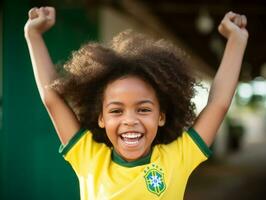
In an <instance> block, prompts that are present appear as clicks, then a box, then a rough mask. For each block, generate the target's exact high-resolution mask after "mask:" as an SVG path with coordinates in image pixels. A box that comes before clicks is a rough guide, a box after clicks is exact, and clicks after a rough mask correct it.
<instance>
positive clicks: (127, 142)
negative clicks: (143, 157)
mask: <svg viewBox="0 0 266 200" xmlns="http://www.w3.org/2000/svg"><path fill="white" fill-rule="evenodd" d="M138 142H139V141H134V142H130V141H125V143H126V144H129V145H134V144H137V143H138Z"/></svg>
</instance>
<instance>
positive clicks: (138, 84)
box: [104, 76, 157, 101]
mask: <svg viewBox="0 0 266 200" xmlns="http://www.w3.org/2000/svg"><path fill="white" fill-rule="evenodd" d="M137 99H141V100H145V99H150V100H153V101H157V97H156V94H155V90H154V89H153V87H152V86H151V85H150V84H149V83H147V82H146V81H144V80H143V79H141V78H139V77H137V76H126V77H122V78H119V79H116V80H115V81H112V82H111V83H109V84H108V85H107V87H106V89H105V91H104V101H111V100H117V101H119V100H128V101H130V100H137Z"/></svg>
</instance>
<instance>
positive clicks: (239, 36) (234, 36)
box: [228, 31, 248, 45]
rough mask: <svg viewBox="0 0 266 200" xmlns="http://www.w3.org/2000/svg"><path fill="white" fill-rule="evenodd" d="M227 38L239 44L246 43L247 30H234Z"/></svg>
mask: <svg viewBox="0 0 266 200" xmlns="http://www.w3.org/2000/svg"><path fill="white" fill-rule="evenodd" d="M228 40H231V41H234V42H236V43H238V44H239V45H241V44H243V45H246V44H247V41H248V32H247V31H234V32H232V33H231V34H230V36H229V38H228Z"/></svg>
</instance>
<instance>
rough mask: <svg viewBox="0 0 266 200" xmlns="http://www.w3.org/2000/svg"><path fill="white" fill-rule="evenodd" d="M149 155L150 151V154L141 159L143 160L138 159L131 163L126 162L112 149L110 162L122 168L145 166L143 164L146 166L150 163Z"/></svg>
mask: <svg viewBox="0 0 266 200" xmlns="http://www.w3.org/2000/svg"><path fill="white" fill-rule="evenodd" d="M151 153H152V151H150V153H149V154H148V155H147V156H145V157H143V158H140V159H138V160H134V161H131V162H128V161H126V160H124V159H123V158H122V157H121V156H120V155H119V154H118V153H117V152H116V151H115V150H114V149H113V150H112V160H113V161H114V162H115V163H117V164H119V165H121V166H123V167H136V166H140V165H145V164H148V163H150V160H151Z"/></svg>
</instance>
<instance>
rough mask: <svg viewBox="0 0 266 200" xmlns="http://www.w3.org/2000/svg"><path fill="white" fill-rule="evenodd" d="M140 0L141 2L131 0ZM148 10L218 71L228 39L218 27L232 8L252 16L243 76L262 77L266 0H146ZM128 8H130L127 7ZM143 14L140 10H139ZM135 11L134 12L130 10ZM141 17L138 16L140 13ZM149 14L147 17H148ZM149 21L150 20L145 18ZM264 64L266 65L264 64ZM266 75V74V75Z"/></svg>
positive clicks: (173, 34)
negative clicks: (220, 32)
mask: <svg viewBox="0 0 266 200" xmlns="http://www.w3.org/2000/svg"><path fill="white" fill-rule="evenodd" d="M128 2H131V5H132V2H135V3H136V2H137V1H128ZM138 2H141V5H143V6H144V7H145V9H146V11H147V12H149V13H150V14H152V15H153V16H154V19H156V20H158V22H159V23H160V25H162V28H164V29H166V30H167V32H169V33H170V34H171V35H172V36H175V37H176V38H177V39H178V40H181V42H182V43H184V44H185V46H186V47H188V48H189V49H190V50H191V52H193V54H195V55H197V56H199V57H200V58H201V59H202V60H204V61H205V62H206V63H207V65H208V66H209V67H210V68H211V69H212V70H213V71H215V70H216V69H217V68H218V66H219V63H220V60H221V56H222V53H223V50H224V46H225V42H226V40H225V39H224V38H223V37H222V36H220V35H219V33H218V31H217V27H218V25H219V23H220V21H221V20H222V18H223V16H224V14H225V13H226V12H228V11H230V10H232V11H234V12H238V13H241V14H245V15H246V16H247V18H248V27H247V29H248V31H249V35H250V36H249V42H248V46H247V50H246V53H245V57H244V63H243V67H242V73H241V79H242V80H250V79H253V78H255V77H257V76H261V75H262V74H261V73H262V72H261V71H262V68H264V76H265V69H266V66H265V65H266V1H263V0H261V1H260V0H216V1H212V0H204V1H203V0H198V1H197V0H178V1H177V0H163V1H162V0H142V1H138ZM126 8H127V9H128V7H126ZM135 12H136V14H138V13H139V11H138V10H136V11H135ZM130 13H131V14H132V13H133V12H132V11H130ZM136 16H138V15H136ZM144 17H145V16H144ZM145 22H146V23H149V22H148V21H145ZM263 65H264V67H262V66H263ZM265 78H266V77H265Z"/></svg>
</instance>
